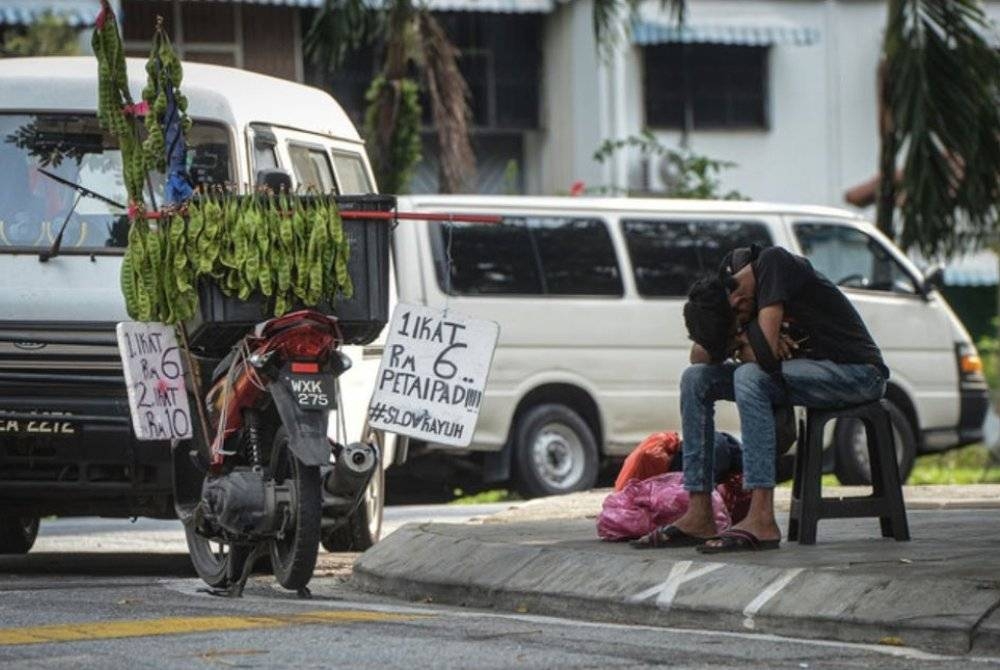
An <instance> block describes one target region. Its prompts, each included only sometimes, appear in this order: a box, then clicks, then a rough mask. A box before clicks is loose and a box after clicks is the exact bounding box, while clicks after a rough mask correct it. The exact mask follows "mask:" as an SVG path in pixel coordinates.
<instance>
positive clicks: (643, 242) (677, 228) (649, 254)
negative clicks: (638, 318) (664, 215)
mask: <svg viewBox="0 0 1000 670" xmlns="http://www.w3.org/2000/svg"><path fill="white" fill-rule="evenodd" d="M622 232H624V234H625V243H626V245H627V247H628V255H629V258H631V260H632V270H633V272H635V284H636V287H637V288H638V290H639V295H641V296H644V297H647V298H683V297H684V296H686V295H687V292H688V289H689V288H690V287H691V284H693V283H694V282H695V280H696V279H698V278H700V277H705V276H711V275H714V274H715V273H717V272H718V270H719V265H720V264H721V263H722V258H723V256H725V255H726V252H728V251H729V250H730V249H735V248H736V247H748V246H750V245H751V244H754V243H756V244H759V245H761V246H762V247H769V246H771V244H772V241H771V235H770V233H768V232H767V227H766V226H765V225H764V224H763V223H752V222H744V221H656V220H647V219H631V220H624V221H622Z"/></svg>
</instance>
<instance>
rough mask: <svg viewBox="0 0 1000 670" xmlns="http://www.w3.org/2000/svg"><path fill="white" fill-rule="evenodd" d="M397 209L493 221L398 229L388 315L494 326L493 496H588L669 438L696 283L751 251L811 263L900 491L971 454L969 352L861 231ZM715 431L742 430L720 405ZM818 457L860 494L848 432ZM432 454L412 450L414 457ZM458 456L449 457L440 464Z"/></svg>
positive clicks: (529, 206)
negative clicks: (886, 415) (876, 381)
mask: <svg viewBox="0 0 1000 670" xmlns="http://www.w3.org/2000/svg"><path fill="white" fill-rule="evenodd" d="M398 204H399V207H400V209H401V210H412V211H418V212H420V211H427V212H445V213H453V214H458V213H466V214H499V215H502V216H503V223H502V224H498V225H492V224H486V225H476V224H462V223H427V222H418V223H413V222H402V223H401V224H400V225H399V227H398V228H397V230H396V232H395V240H394V259H395V264H396V275H397V280H398V292H399V299H400V300H403V301H407V302H414V303H420V304H425V305H431V306H434V307H440V308H443V307H445V306H447V307H448V308H449V309H453V310H455V311H457V312H460V313H463V314H467V315H470V316H475V317H480V318H485V319H492V320H494V321H497V322H498V323H499V324H500V340H499V344H498V348H497V351H496V354H495V357H494V361H493V367H492V370H491V373H490V377H489V381H488V383H487V388H486V394H485V401H484V403H483V406H482V412H481V415H480V418H479V424H478V427H477V430H476V433H475V436H474V438H473V445H472V449H473V450H477V451H479V452H482V453H480V454H478V458H479V460H481V461H482V466H483V468H484V475H485V477H486V479H487V480H488V481H501V480H506V479H508V477H511V478H513V481H514V482H515V483H516V484H517V486H518V487H519V488H520V490H521V491H522V492H524V493H526V494H528V495H542V494H552V493H561V492H567V491H572V490H577V489H582V488H587V487H589V486H591V485H592V484H593V483H594V481H595V477H596V475H597V471H598V464H599V462H600V461H601V459H603V458H607V457H621V456H624V455H626V454H627V453H628V452H629V451H630V450H631V449H632V448H634V447H635V445H636V444H637V443H638V442H640V441H641V440H642V439H643V438H644V437H646V436H647V435H648V434H650V433H653V432H655V431H661V430H679V429H680V424H681V422H680V415H679V401H678V400H679V399H678V396H679V388H678V385H679V381H680V377H681V373H682V371H683V370H684V368H685V367H686V366H687V365H688V354H689V351H690V345H691V343H690V341H689V340H688V339H687V333H686V330H685V328H684V321H683V318H682V314H681V310H682V305H683V303H684V300H685V296H686V293H687V289H688V287H689V286H690V284H691V283H692V282H693V281H694V279H696V278H697V277H699V276H701V275H705V274H712V273H714V272H716V270H717V268H718V265H719V263H720V261H721V259H722V256H723V254H724V253H725V252H726V251H728V250H729V249H731V248H733V247H737V246H746V245H749V244H750V243H753V242H756V243H759V244H761V245H764V246H768V245H780V246H783V247H785V248H787V249H789V250H790V251H792V252H794V253H798V254H802V255H804V256H806V257H807V258H808V259H809V260H810V261H811V262H812V264H813V265H814V267H816V269H817V270H819V271H820V272H822V273H823V274H825V275H826V276H827V277H829V278H830V279H831V280H832V281H834V282H835V283H837V284H839V285H840V286H841V287H842V288H843V290H844V292H845V293H846V294H847V295H848V296H849V297H850V299H851V300H852V301H853V303H854V304H855V306H856V307H857V308H858V310H859V311H860V313H861V315H862V317H863V318H864V320H865V322H866V323H867V324H868V326H869V328H870V330H871V332H872V335H873V336H874V338H875V340H876V342H877V343H878V344H879V346H880V347H881V348H882V351H883V353H884V356H885V360H886V362H887V364H888V365H889V367H890V369H891V378H890V380H889V387H888V391H887V398H888V400H889V401H890V403H892V418H893V424H894V426H895V431H896V444H897V450H898V451H899V458H900V463H901V466H902V472H903V475H904V477H905V476H906V475H907V474H908V473H909V471H910V469H911V467H912V465H913V459H914V458H915V456H916V455H918V454H921V453H925V452H930V451H938V450H944V449H949V448H953V447H957V446H961V445H965V444H969V443H971V442H974V441H977V440H979V439H980V435H981V424H982V421H983V417H984V414H985V411H986V407H987V390H986V384H985V381H984V379H983V377H982V375H981V365H980V363H979V359H978V355H977V353H976V350H975V347H974V346H973V344H972V342H971V341H970V339H969V335H968V333H967V332H966V330H965V328H964V327H963V326H962V324H961V323H960V322H959V320H958V319H957V318H956V317H955V315H954V314H953V312H952V311H951V309H950V308H949V307H948V305H947V303H946V302H945V300H944V299H943V298H942V296H941V295H940V293H938V291H937V290H935V288H934V286H933V278H928V277H925V276H924V275H923V274H921V272H920V271H919V270H918V269H917V268H916V267H915V266H914V265H913V263H911V262H910V261H909V260H908V259H907V258H906V256H905V255H903V254H902V253H901V252H900V251H899V249H897V248H896V247H895V246H893V244H892V243H891V242H890V241H889V240H887V239H886V238H885V237H884V236H883V235H881V234H880V233H879V232H878V231H877V230H875V228H874V227H873V226H871V225H870V224H869V223H867V222H865V221H864V220H863V219H861V218H860V217H858V216H857V215H854V214H851V213H849V212H845V211H841V210H837V209H829V208H824V207H802V206H792V205H774V204H765V203H755V202H739V201H679V200H654V199H649V200H638V199H622V198H536V197H481V196H412V197H405V198H400V199H399V203H398ZM717 418H718V422H717V425H718V427H719V429H721V430H729V431H738V428H739V424H738V421H737V417H736V413H735V411H734V408H733V406H732V405H731V404H730V403H722V404H720V405H719V408H718V417H717ZM832 446H833V448H832V449H830V450H828V454H829V457H830V458H832V459H833V462H832V463H831V464H830V465H831V467H832V468H833V469H834V470H835V472H836V473H837V475H838V476H839V478H840V480H841V481H842V482H844V483H861V482H863V481H865V480H867V479H868V476H869V472H868V464H867V451H866V449H865V448H864V436H863V431H862V430H861V428H860V425H849V424H845V425H841V426H838V427H837V428H836V430H835V431H834V434H833V436H832ZM436 448H440V446H439V445H419V444H416V443H414V444H412V445H411V452H413V450H433V449H436ZM452 453H454V452H452Z"/></svg>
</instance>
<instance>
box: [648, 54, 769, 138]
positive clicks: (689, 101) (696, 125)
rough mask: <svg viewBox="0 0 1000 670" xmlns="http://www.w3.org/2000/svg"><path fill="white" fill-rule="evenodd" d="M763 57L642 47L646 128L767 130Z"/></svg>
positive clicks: (765, 67) (766, 64) (764, 64)
mask: <svg viewBox="0 0 1000 670" xmlns="http://www.w3.org/2000/svg"><path fill="white" fill-rule="evenodd" d="M767 54H768V49H767V47H756V46H729V45H722V44H655V45H652V46H647V47H644V48H643V59H644V70H643V98H644V99H643V103H644V106H645V111H646V125H647V126H649V127H651V128H680V129H686V130H712V129H727V128H735V129H739V128H760V129H767V127H768V105H767V97H768V92H767V71H768V57H767Z"/></svg>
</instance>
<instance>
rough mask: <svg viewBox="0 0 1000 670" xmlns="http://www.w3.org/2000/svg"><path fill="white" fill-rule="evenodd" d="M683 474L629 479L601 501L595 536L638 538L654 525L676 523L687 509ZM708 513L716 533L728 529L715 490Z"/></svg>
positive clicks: (670, 473)
mask: <svg viewBox="0 0 1000 670" xmlns="http://www.w3.org/2000/svg"><path fill="white" fill-rule="evenodd" d="M688 501H689V498H688V493H687V491H685V490H684V473H681V472H668V473H666V474H662V475H657V476H656V477H650V478H649V479H643V480H637V479H633V480H632V481H630V482H629V483H628V484H626V485H625V488H623V489H622V490H621V491H617V492H615V493H612V494H610V495H608V497H607V498H605V499H604V505H603V509H602V510H601V514H600V516H598V517H597V535H598V536H599V537H600V538H601V539H602V540H610V541H617V540H630V539H634V538H638V537H642V536H643V535H645V534H646V533H649V532H651V531H652V530H653V529H654V528H657V527H658V526H663V525H665V524H668V523H672V522H673V521H676V520H677V519H678V518H680V516H681V515H682V514H684V512H685V511H687V508H688ZM712 510H713V511H714V513H715V526H716V528H718V529H719V530H722V529H725V528H728V527H729V513H728V512H727V511H726V506H725V504H723V501H722V496H721V495H719V492H718V491H712Z"/></svg>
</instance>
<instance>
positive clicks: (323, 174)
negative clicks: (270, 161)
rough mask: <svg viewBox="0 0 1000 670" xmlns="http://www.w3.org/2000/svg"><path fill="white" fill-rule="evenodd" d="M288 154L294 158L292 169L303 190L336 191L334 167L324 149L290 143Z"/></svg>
mask: <svg viewBox="0 0 1000 670" xmlns="http://www.w3.org/2000/svg"><path fill="white" fill-rule="evenodd" d="M288 155H289V157H290V158H291V159H292V170H293V171H294V172H295V180H296V181H297V182H298V184H299V188H300V189H301V190H303V191H309V190H312V191H318V192H319V193H333V192H335V187H334V181H333V168H331V167H330V159H329V158H327V156H326V152H325V151H324V150H323V149H320V148H315V147H307V146H303V145H301V144H289V145H288Z"/></svg>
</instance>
